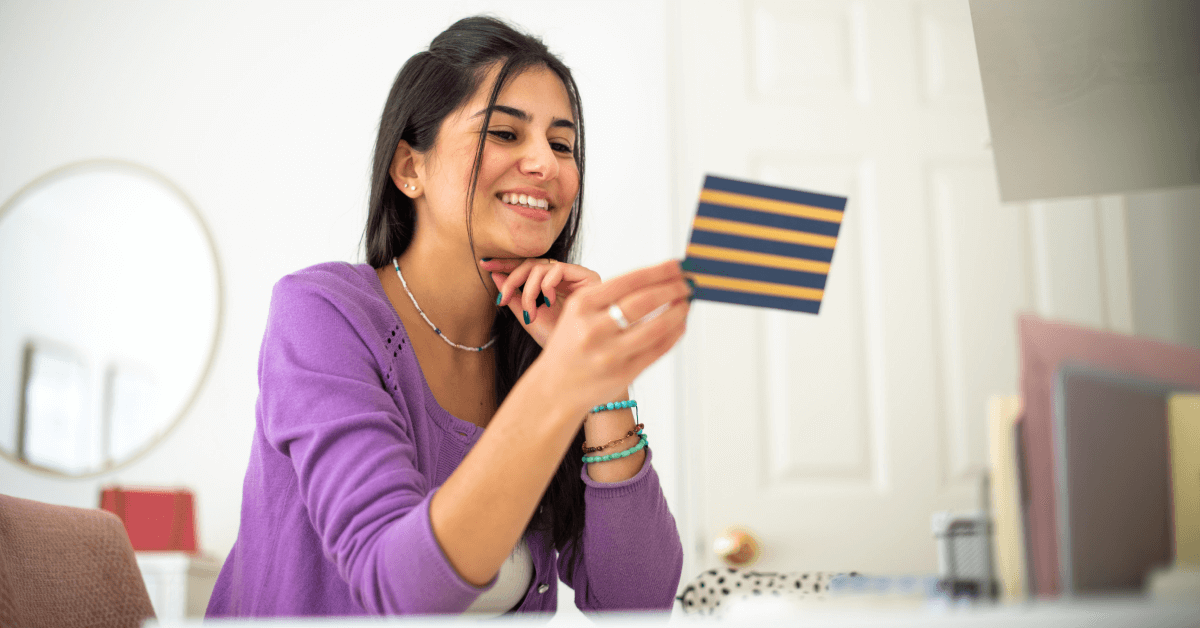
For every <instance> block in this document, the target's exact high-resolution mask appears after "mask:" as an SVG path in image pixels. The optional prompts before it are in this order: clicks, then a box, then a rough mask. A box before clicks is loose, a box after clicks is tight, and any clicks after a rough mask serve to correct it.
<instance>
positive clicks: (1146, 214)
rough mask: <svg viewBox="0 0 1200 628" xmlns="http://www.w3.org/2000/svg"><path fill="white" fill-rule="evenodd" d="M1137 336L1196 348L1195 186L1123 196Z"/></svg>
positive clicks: (1199, 216)
mask: <svg viewBox="0 0 1200 628" xmlns="http://www.w3.org/2000/svg"><path fill="white" fill-rule="evenodd" d="M1126 207H1128V221H1129V226H1128V233H1129V266H1130V272H1129V280H1130V283H1131V284H1132V287H1133V325H1134V331H1135V332H1136V333H1138V334H1142V335H1146V336H1150V337H1152V338H1158V339H1159V340H1165V341H1167V342H1173V343H1177V344H1182V345H1189V346H1192V347H1196V348H1197V349H1200V187H1190V188H1178V189H1173V190H1161V191H1155V192H1141V193H1138V194H1130V195H1128V196H1127V197H1126Z"/></svg>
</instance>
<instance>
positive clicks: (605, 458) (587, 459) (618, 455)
mask: <svg viewBox="0 0 1200 628" xmlns="http://www.w3.org/2000/svg"><path fill="white" fill-rule="evenodd" d="M638 434H641V436H642V439H641V440H639V441H638V443H637V444H636V445H634V446H633V447H630V448H629V449H626V450H625V451H618V452H616V453H612V454H605V455H603V456H584V457H583V461H584V462H587V463H592V462H608V461H609V460H616V459H617V458H625V457H627V456H632V455H633V454H636V453H637V452H639V451H641V450H642V448H643V447H645V446H646V442H647V441H646V435H645V434H642V433H641V432H638Z"/></svg>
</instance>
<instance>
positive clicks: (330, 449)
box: [259, 276, 486, 614]
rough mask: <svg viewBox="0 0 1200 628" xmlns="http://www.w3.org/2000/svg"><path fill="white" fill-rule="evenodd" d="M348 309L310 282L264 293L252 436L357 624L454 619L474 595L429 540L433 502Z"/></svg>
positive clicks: (401, 415)
mask: <svg viewBox="0 0 1200 628" xmlns="http://www.w3.org/2000/svg"><path fill="white" fill-rule="evenodd" d="M355 307H356V306H355V304H354V303H352V302H350V301H349V300H347V299H344V298H339V296H338V295H336V294H332V293H330V292H328V289H327V288H325V287H323V286H322V285H320V283H319V282H312V281H307V280H305V279H303V278H297V277H296V276H289V277H285V278H284V279H283V280H281V281H280V282H279V283H278V284H277V285H276V287H275V290H274V293H273V295H272V300H271V308H270V314H269V318H268V323H267V329H266V334H265V336H264V339H263V349H262V353H261V354H260V362H259V395H260V403H261V412H262V414H261V416H262V429H263V431H264V434H265V436H266V439H267V441H268V442H269V443H270V445H271V446H272V447H274V448H275V449H277V450H278V451H279V452H281V453H282V454H284V455H285V456H287V457H288V458H289V459H290V461H291V463H292V468H293V469H294V471H295V475H296V481H297V485H298V488H299V492H300V496H301V499H302V500H303V502H304V506H305V508H306V510H307V514H308V517H309V521H310V522H311V524H312V526H313V529H314V530H315V531H316V534H317V536H318V537H319V538H320V542H321V549H322V550H323V552H324V554H325V556H326V557H327V558H328V559H329V560H330V561H332V562H333V563H334V564H336V566H337V569H338V573H339V574H340V575H341V577H342V578H343V579H345V581H346V582H347V584H348V585H349V587H350V590H351V592H352V594H353V596H354V597H355V599H356V600H357V601H358V602H359V603H360V604H361V605H362V606H363V608H364V609H366V611H367V612H368V613H371V614H429V613H458V612H461V611H463V610H464V609H466V608H467V607H468V606H469V605H470V604H471V602H472V601H474V600H475V598H476V597H477V596H478V595H479V593H481V592H482V591H485V590H486V587H485V588H476V587H473V586H472V585H471V584H469V583H468V582H466V581H465V580H463V579H462V578H461V577H460V576H459V575H458V574H457V572H456V571H455V570H454V568H453V567H452V566H451V565H450V563H449V561H448V559H447V558H446V555H445V554H444V553H443V552H442V550H441V547H440V546H439V545H438V542H437V540H436V538H435V537H434V534H433V529H432V527H431V524H430V520H429V501H430V498H431V497H432V496H433V494H434V491H433V490H432V489H431V487H430V486H429V481H428V480H427V479H426V477H425V475H423V474H422V473H421V472H420V470H419V468H418V456H417V449H416V446H415V444H414V441H413V429H412V424H411V421H410V417H409V415H408V411H407V410H406V409H405V408H404V404H397V402H396V400H395V399H394V398H393V396H392V392H391V391H389V390H388V389H387V388H386V384H385V381H386V380H385V378H384V376H383V374H382V373H381V372H380V369H381V367H380V366H379V364H380V361H379V360H378V359H376V357H375V355H374V354H373V351H372V346H371V342H370V341H369V340H365V339H364V338H371V337H372V335H371V334H370V333H369V320H370V318H369V317H366V316H362V315H360V314H361V313H360V312H358V311H357V310H356V309H355ZM396 394H399V393H398V392H397V393H396Z"/></svg>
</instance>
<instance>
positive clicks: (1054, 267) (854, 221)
mask: <svg viewBox="0 0 1200 628" xmlns="http://www.w3.org/2000/svg"><path fill="white" fill-rule="evenodd" d="M674 11H675V15H674V20H675V23H676V24H677V28H676V30H675V31H674V32H673V35H674V50H675V52H676V56H675V58H674V59H673V60H672V68H673V70H674V72H673V77H674V79H673V80H674V83H673V85H672V86H671V90H672V94H673V97H674V99H675V102H674V105H675V109H674V110H675V111H676V112H677V114H678V118H677V119H676V121H675V128H674V129H673V133H674V137H675V138H676V139H675V146H674V150H675V154H676V159H677V162H676V163H677V168H676V172H677V186H676V190H675V196H676V198H677V199H678V206H677V211H678V213H677V219H678V225H679V237H680V240H681V241H682V240H685V239H686V237H687V227H688V225H690V222H691V218H692V216H693V214H694V212H695V203H696V197H697V195H698V193H699V189H700V184H701V182H702V180H703V176H704V174H705V173H712V174H717V175H726V176H732V177H735V178H749V179H755V180H762V181H766V182H774V183H780V184H784V185H789V186H793V187H800V188H805V189H810V190H813V191H818V192H827V193H835V194H842V195H846V196H848V197H849V199H850V200H849V204H848V206H847V208H846V213H845V221H844V223H843V225H842V230H841V234H840V237H839V240H838V243H837V248H836V250H835V253H834V258H833V263H832V268H831V270H830V273H829V280H828V285H827V288H826V292H825V298H824V302H823V304H822V306H821V312H820V314H819V315H817V316H811V315H806V314H795V313H785V312H777V311H769V310H759V309H752V308H747V307H740V306H729V305H721V304H713V303H705V302H699V303H698V304H696V305H695V306H694V309H693V312H692V315H691V320H690V322H689V333H688V334H687V336H686V337H685V341H684V345H683V349H682V351H681V353H680V357H681V360H680V362H681V369H680V372H681V377H682V381H683V386H682V398H683V404H682V408H683V409H682V412H681V418H680V420H679V423H680V430H679V436H680V449H679V459H680V460H681V461H683V462H681V465H680V476H681V478H680V483H681V485H682V488H681V490H682V493H683V495H684V496H685V499H684V507H683V508H682V509H681V511H682V517H681V519H682V521H681V522H680V523H681V528H682V532H683V534H684V538H685V541H684V545H685V548H686V549H687V550H688V552H687V553H688V562H687V564H686V565H685V572H684V578H683V580H684V582H686V581H687V580H689V579H691V577H692V576H694V575H695V574H696V573H698V572H699V571H700V570H702V569H707V568H710V567H715V566H719V565H720V562H719V560H718V559H717V557H716V556H715V555H714V554H713V552H712V551H711V549H710V547H711V544H712V541H713V539H714V537H715V536H716V535H718V534H720V533H721V531H722V530H723V529H725V528H726V527H727V526H733V525H738V526H744V527H746V528H748V529H750V530H751V531H752V532H754V533H756V534H757V535H758V536H759V537H760V539H761V540H762V545H763V553H762V558H761V560H760V561H759V562H758V563H757V564H756V565H755V566H754V567H753V568H754V569H759V570H764V571H808V570H857V571H863V572H868V573H895V574H929V573H936V569H937V558H936V548H935V544H934V540H933V537H932V534H931V529H930V516H931V515H932V514H933V513H934V512H937V511H941V510H956V511H966V510H974V509H976V508H978V500H979V484H980V474H981V472H982V471H983V470H984V467H985V464H986V460H987V457H986V442H985V438H986V423H985V407H986V401H987V398H988V397H989V396H991V395H995V394H1014V393H1015V392H1016V391H1017V345H1016V322H1015V315H1016V313H1018V312H1021V311H1038V312H1040V313H1043V314H1045V315H1050V316H1055V317H1059V318H1066V319H1068V320H1077V321H1081V322H1085V323H1089V324H1093V325H1095V326H1101V327H1109V328H1114V329H1119V330H1123V331H1127V330H1128V327H1129V321H1128V310H1129V303H1128V292H1129V289H1128V283H1127V260H1126V259H1125V258H1124V255H1125V244H1124V222H1123V221H1124V213H1123V211H1124V210H1123V208H1122V207H1121V206H1120V202H1119V200H1120V199H1115V200H1114V199H1084V200H1080V201H1073V202H1067V203H1055V204H1041V205H1038V206H1032V207H1030V206H1015V205H1006V206H1001V205H1000V203H999V200H998V194H997V191H996V181H995V175H994V171H993V165H992V159H991V154H990V149H989V147H988V141H987V139H988V128H987V118H986V113H985V109H984V103H983V94H982V88H981V85H980V80H979V75H978V65H977V62H976V57H975V48H974V39H973V35H972V30H971V22H970V15H969V10H968V6H967V2H966V0H939V1H929V2H923V1H915V0H877V1H871V0H828V1H819V2H798V1H784V0H746V1H744V2H728V1H720V0H710V1H704V2H697V1H692V0H689V1H687V2H679V3H676V4H675V5H674ZM679 249H680V250H682V249H683V246H682V245H681V246H680V247H679Z"/></svg>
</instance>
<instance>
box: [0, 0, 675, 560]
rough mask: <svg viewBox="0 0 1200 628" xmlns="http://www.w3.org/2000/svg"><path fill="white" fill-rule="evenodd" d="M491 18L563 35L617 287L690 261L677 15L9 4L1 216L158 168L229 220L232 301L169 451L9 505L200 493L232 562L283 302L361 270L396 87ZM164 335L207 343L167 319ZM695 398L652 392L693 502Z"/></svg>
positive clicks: (468, 7) (203, 208) (597, 213)
mask: <svg viewBox="0 0 1200 628" xmlns="http://www.w3.org/2000/svg"><path fill="white" fill-rule="evenodd" d="M482 11H490V12H494V13H495V14H497V15H499V16H501V17H506V18H508V19H511V20H513V21H515V22H516V23H518V24H519V25H521V26H523V27H524V28H526V29H528V30H529V31H531V32H533V33H534V34H539V35H541V36H543V38H544V40H545V41H546V43H547V44H548V45H549V46H550V47H551V49H552V50H554V51H556V52H558V53H559V54H560V55H561V56H562V57H563V59H564V60H565V61H566V63H567V64H568V65H569V66H570V67H571V68H572V69H573V71H574V73H575V77H576V80H577V82H578V84H579V87H580V90H581V93H582V95H583V100H584V112H585V120H586V123H587V132H588V135H587V140H588V149H589V150H588V173H587V180H586V184H587V190H586V192H587V200H586V205H585V209H586V214H585V215H586V218H585V227H584V237H583V251H584V255H583V261H584V263H585V264H586V265H589V266H591V267H593V268H595V269H596V270H597V271H598V272H600V273H601V275H603V276H605V277H610V276H613V275H614V274H617V273H619V272H623V271H625V270H629V269H632V268H635V267H640V266H644V265H647V264H651V263H654V262H658V261H661V260H663V259H665V258H667V257H670V256H678V255H679V254H680V253H681V252H676V251H672V250H671V248H672V247H671V244H670V243H671V223H670V212H669V211H668V207H669V198H668V194H669V189H670V185H669V174H670V171H669V164H668V150H667V148H668V140H667V126H668V125H667V112H666V96H667V95H666V89H667V88H666V58H667V55H666V50H665V44H664V43H663V33H664V32H665V28H666V27H665V10H664V5H663V3H656V2H649V3H646V2H633V1H621V0H617V1H613V0H604V1H581V2H569V3H566V2H555V1H545V2H540V1H539V2H532V1H531V2H512V1H510V2H493V3H484V2H418V1H406V2H399V1H396V2H378V1H359V2H353V3H345V2H334V1H326V2H306V3H280V2H261V1H260V2H249V3H247V2H216V3H211V2H209V3H159V2H131V1H117V0H105V1H101V2H88V3H77V2H62V1H55V2H47V1H45V0H6V1H5V2H4V3H3V4H0V199H7V198H9V197H11V196H12V195H13V194H14V193H15V192H16V191H17V190H18V189H19V188H20V187H21V186H22V185H24V184H26V183H27V182H28V181H30V180H32V179H33V178H35V177H37V176H38V175H40V174H42V173H44V172H46V171H48V170H51V169H53V168H56V167H58V166H61V165H63V164H66V163H69V162H73V161H76V160H82V159H90V158H117V159H122V160H128V161H133V162H137V163H140V164H143V165H145V166H148V167H150V168H153V169H155V170H157V171H158V172H160V173H162V174H163V175H165V176H166V177H168V178H169V179H171V180H173V181H174V182H175V183H176V184H178V185H179V186H180V187H181V188H182V189H183V190H184V191H185V192H186V193H187V194H188V195H189V196H190V198H191V199H192V201H193V202H194V203H195V205H196V206H197V207H198V208H199V210H200V213H201V214H202V215H203V217H204V220H206V221H207V223H208V225H209V227H210V229H211V230H212V233H213V238H214V240H215V243H216V248H217V254H218V258H219V261H220V264H221V267H222V271H223V277H222V279H223V290H224V297H225V311H224V319H223V322H222V335H221V337H220V339H219V343H218V347H217V350H216V354H215V358H214V360H215V361H214V364H213V367H212V370H211V371H210V373H209V377H208V379H207V381H206V382H205V383H204V386H203V388H202V390H201V392H200V394H199V396H198V398H197V401H196V403H195V405H194V406H193V407H192V408H191V409H190V411H188V412H187V413H186V415H185V416H184V417H183V419H182V421H181V422H180V424H179V425H178V427H177V428H176V429H175V430H174V431H173V432H172V433H171V434H170V435H169V436H168V437H167V438H166V439H165V440H164V441H163V442H162V443H161V445H160V446H159V447H157V448H156V449H155V450H153V451H152V452H151V453H149V454H148V455H146V456H145V457H143V458H141V459H139V460H137V461H135V462H134V463H132V464H130V465H128V466H126V467H124V468H121V469H119V470H117V471H115V472H112V473H108V474H105V475H102V476H99V477H93V478H87V479H74V480H72V479H61V478H57V477H50V476H47V475H43V474H39V473H35V472H31V471H29V470H27V469H25V468H23V467H20V466H16V465H14V464H12V463H11V462H10V461H8V460H3V459H0V492H2V493H6V494H10V495H15V496H18V497H25V498H31V499H38V500H42V501H46V502H52V503H58V504H66V505H73V506H82V507H92V506H95V505H96V504H97V503H98V499H99V490H100V487H101V486H103V485H106V484H110V483H122V484H132V485H168V486H175V485H180V486H187V487H190V488H191V489H192V490H194V491H195V493H196V498H197V508H198V513H197V514H198V521H197V525H198V531H199V542H200V544H201V546H202V549H204V550H206V551H208V552H210V553H212V554H214V555H216V556H218V557H221V558H223V557H224V556H225V555H226V554H227V552H228V550H229V549H230V547H231V546H232V544H233V542H234V539H235V538H236V534H237V525H238V513H239V503H240V496H241V485H242V478H243V475H244V472H245V467H246V462H247V460H248V456H249V447H250V438H251V434H252V431H253V428H254V402H255V397H256V395H257V384H256V381H255V369H256V360H257V354H258V349H259V344H260V341H261V338H262V331H263V325H264V323H265V320H266V314H267V307H268V303H269V297H270V291H271V286H272V285H273V284H274V283H275V281H276V280H278V279H279V278H280V277H281V276H283V275H285V274H287V273H289V272H292V271H294V270H297V269H299V268H302V267H304V266H308V265H310V264H314V263H318V262H322V261H328V260H346V261H353V262H357V261H360V260H361V254H360V252H359V239H360V237H361V234H362V229H363V223H364V220H365V217H366V197H367V189H368V185H369V183H368V178H369V164H370V159H371V150H372V143H373V141H374V137H375V130H376V127H377V125H378V123H379V115H380V112H381V111H382V108H383V104H384V100H385V98H386V97H387V92H388V89H389V88H390V86H391V83H392V80H393V78H394V77H395V74H396V72H397V71H398V70H399V68H400V66H401V65H402V64H403V62H404V61H405V60H406V59H407V58H408V57H409V56H410V55H412V54H413V53H415V52H417V51H418V50H420V49H422V48H424V47H425V46H427V45H428V43H429V41H430V40H431V39H432V38H433V37H434V36H435V35H436V34H437V33H438V32H440V31H441V30H443V29H444V28H445V27H446V26H448V25H449V24H451V23H452V22H453V21H454V20H455V19H458V18H460V17H464V16H467V15H471V14H475V13H479V12H482ZM633 18H636V19H633ZM96 244H97V246H103V242H98V243H96ZM86 254H87V251H80V255H82V256H86ZM146 263H147V264H171V265H174V264H187V263H188V260H186V259H147V260H146ZM2 272H11V270H9V269H0V273H2ZM154 333H168V334H169V333H187V330H181V329H174V328H172V326H171V321H163V329H161V330H155V331H154ZM674 379H675V377H674V369H673V366H672V361H671V360H670V359H667V360H663V361H662V362H660V364H659V365H656V366H655V367H654V368H652V369H651V370H650V371H648V372H647V374H646V375H645V376H644V377H643V378H642V379H641V380H640V381H639V382H638V383H637V386H636V388H635V393H636V395H637V397H638V399H639V401H640V405H641V408H642V410H643V411H642V415H641V416H642V418H643V419H644V420H645V422H646V423H647V425H648V426H649V428H648V430H649V431H650V432H651V433H654V434H656V439H655V456H656V458H655V462H656V465H655V466H656V467H657V469H658V470H659V473H660V475H662V476H663V479H664V484H665V487H664V488H665V489H666V491H667V495H668V499H672V500H673V499H674V498H673V496H674V493H675V485H676V483H675V480H674V474H673V470H674V466H675V462H674V461H675V448H674V443H672V442H671V437H670V436H669V435H671V434H673V433H674V429H675V417H674V412H675V397H674Z"/></svg>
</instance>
